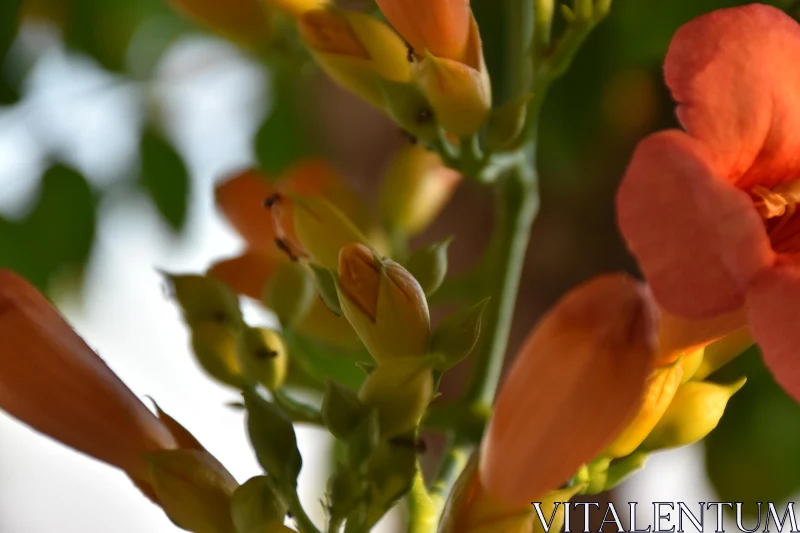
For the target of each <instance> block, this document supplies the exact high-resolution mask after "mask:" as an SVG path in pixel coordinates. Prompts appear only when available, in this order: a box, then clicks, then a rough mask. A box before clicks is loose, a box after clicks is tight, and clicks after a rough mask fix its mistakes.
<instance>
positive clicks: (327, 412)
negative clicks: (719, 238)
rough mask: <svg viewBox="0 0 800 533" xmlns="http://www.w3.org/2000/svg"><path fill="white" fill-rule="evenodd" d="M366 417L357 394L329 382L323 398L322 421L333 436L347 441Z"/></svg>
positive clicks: (364, 409)
mask: <svg viewBox="0 0 800 533" xmlns="http://www.w3.org/2000/svg"><path fill="white" fill-rule="evenodd" d="M365 415H366V408H365V407H364V405H363V404H362V403H361V401H360V400H359V399H358V396H357V395H356V393H355V392H353V391H351V390H350V389H347V388H345V387H342V386H340V385H337V384H336V383H335V382H334V381H331V380H329V381H328V384H327V387H326V388H325V394H324V395H323V397H322V419H323V420H324V421H325V426H326V427H327V428H328V431H330V432H331V435H333V436H334V437H336V438H337V439H341V440H346V439H347V438H349V437H350V435H351V434H352V433H353V431H355V429H356V428H357V427H358V425H359V424H360V423H361V421H362V419H363V418H365Z"/></svg>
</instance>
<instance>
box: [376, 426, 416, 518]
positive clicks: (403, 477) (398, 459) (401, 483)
mask: <svg viewBox="0 0 800 533" xmlns="http://www.w3.org/2000/svg"><path fill="white" fill-rule="evenodd" d="M416 473H417V452H416V450H415V448H414V446H413V445H412V444H410V443H403V444H393V443H392V442H389V441H384V442H382V443H381V444H380V445H379V446H378V447H377V448H376V449H375V451H374V452H373V454H372V456H371V457H370V458H369V461H368V462H367V480H368V482H369V486H370V508H369V511H368V513H367V520H370V519H371V518H372V519H377V518H380V517H381V516H383V514H384V513H385V512H386V511H387V510H388V509H389V508H390V507H391V506H392V505H393V504H394V502H396V501H397V500H398V499H399V498H400V497H401V496H403V495H404V494H405V493H406V492H408V491H409V489H410V488H411V485H412V484H413V483H414V476H415V475H416Z"/></svg>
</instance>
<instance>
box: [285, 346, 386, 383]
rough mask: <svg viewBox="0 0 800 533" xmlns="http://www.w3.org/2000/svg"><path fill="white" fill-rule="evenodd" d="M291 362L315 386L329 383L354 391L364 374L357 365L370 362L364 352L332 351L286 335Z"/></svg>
mask: <svg viewBox="0 0 800 533" xmlns="http://www.w3.org/2000/svg"><path fill="white" fill-rule="evenodd" d="M285 340H286V342H287V344H288V345H289V353H290V354H291V358H292V360H293V361H294V362H295V363H296V364H298V365H300V366H301V368H302V371H303V373H304V374H308V375H309V376H311V377H312V378H314V379H315V380H316V381H317V382H321V383H325V382H326V381H327V380H328V379H332V380H333V381H335V382H336V383H338V384H339V385H343V386H345V387H347V388H349V389H352V390H358V389H359V388H360V387H361V384H362V383H363V382H364V379H366V377H367V374H366V373H365V372H364V371H363V370H362V369H361V368H359V366H358V365H359V364H360V363H369V362H372V359H371V358H370V356H369V354H368V353H367V352H366V350H361V351H360V352H359V353H356V354H353V353H351V352H342V351H341V350H337V349H336V348H332V347H328V346H323V345H321V344H318V343H316V342H314V341H312V340H310V339H308V338H305V337H303V336H301V335H297V334H291V333H289V334H287V335H286V338H285Z"/></svg>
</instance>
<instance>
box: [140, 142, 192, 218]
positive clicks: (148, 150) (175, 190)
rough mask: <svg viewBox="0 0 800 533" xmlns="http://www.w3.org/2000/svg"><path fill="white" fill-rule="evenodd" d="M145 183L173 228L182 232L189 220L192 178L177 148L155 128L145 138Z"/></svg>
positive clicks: (142, 144)
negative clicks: (187, 215) (187, 218)
mask: <svg viewBox="0 0 800 533" xmlns="http://www.w3.org/2000/svg"><path fill="white" fill-rule="evenodd" d="M141 157H142V174H141V184H142V187H144V189H145V191H147V193H148V194H149V195H150V198H152V199H153V203H154V204H155V205H156V207H157V208H158V212H159V213H161V216H163V217H164V220H166V221H167V223H168V224H169V225H170V227H171V228H172V229H173V230H175V231H179V230H181V229H182V228H183V226H184V224H185V223H186V213H187V211H188V205H189V193H190V187H191V181H190V178H189V171H188V170H187V169H186V165H185V164H184V162H183V159H182V158H181V156H180V155H179V154H178V152H177V151H175V148H174V147H173V146H172V145H171V144H170V143H169V142H168V141H167V140H166V139H164V138H163V137H162V136H161V135H160V134H158V133H157V132H156V131H154V130H153V129H151V128H148V129H146V130H145V132H144V134H143V135H142V141H141Z"/></svg>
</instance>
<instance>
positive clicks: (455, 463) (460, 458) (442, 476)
mask: <svg viewBox="0 0 800 533" xmlns="http://www.w3.org/2000/svg"><path fill="white" fill-rule="evenodd" d="M467 461H469V451H468V448H467V447H466V446H463V445H461V444H460V443H455V444H453V445H452V446H451V447H450V450H449V451H448V452H447V455H445V457H444V460H443V461H442V464H441V466H440V467H439V472H438V474H436V481H434V482H433V486H431V490H430V497H431V501H432V502H433V504H434V505H435V506H436V507H437V508H438V513H437V515H441V513H442V510H443V509H444V505H445V503H447V497H448V496H449V495H450V491H451V490H452V489H453V485H455V483H456V481H457V480H458V477H459V476H460V475H461V472H463V471H464V467H466V466H467Z"/></svg>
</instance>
